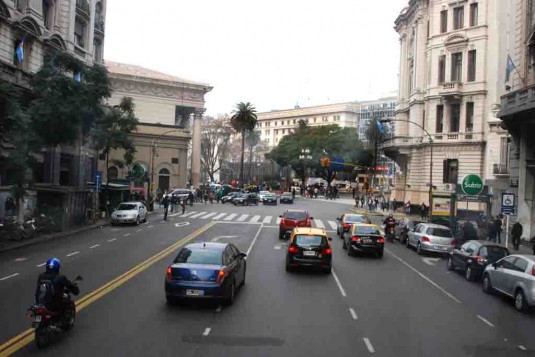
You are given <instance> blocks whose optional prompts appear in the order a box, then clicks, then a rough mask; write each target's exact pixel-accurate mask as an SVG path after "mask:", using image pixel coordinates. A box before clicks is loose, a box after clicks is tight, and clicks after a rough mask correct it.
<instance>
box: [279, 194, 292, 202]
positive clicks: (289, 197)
mask: <svg viewBox="0 0 535 357" xmlns="http://www.w3.org/2000/svg"><path fill="white" fill-rule="evenodd" d="M280 201H281V203H294V197H293V196H292V193H291V192H283V193H282V195H281V197H280Z"/></svg>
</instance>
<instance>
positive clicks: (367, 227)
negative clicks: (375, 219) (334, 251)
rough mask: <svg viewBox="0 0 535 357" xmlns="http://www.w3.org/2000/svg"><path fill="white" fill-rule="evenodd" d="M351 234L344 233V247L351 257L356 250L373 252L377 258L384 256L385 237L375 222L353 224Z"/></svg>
mask: <svg viewBox="0 0 535 357" xmlns="http://www.w3.org/2000/svg"><path fill="white" fill-rule="evenodd" d="M349 233H350V234H345V235H344V242H343V243H342V248H343V249H347V255H349V256H350V257H351V256H353V255H354V253H355V252H362V253H373V254H375V256H376V257H377V258H381V257H382V256H383V251H384V247H385V238H384V237H383V236H382V235H381V231H380V230H379V227H378V226H376V225H375V224H353V225H352V227H351V230H350V231H349Z"/></svg>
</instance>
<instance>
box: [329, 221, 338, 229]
mask: <svg viewBox="0 0 535 357" xmlns="http://www.w3.org/2000/svg"><path fill="white" fill-rule="evenodd" d="M328 223H329V225H330V226H331V228H332V229H336V228H338V225H337V224H336V222H334V221H328Z"/></svg>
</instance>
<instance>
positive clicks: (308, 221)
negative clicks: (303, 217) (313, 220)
mask: <svg viewBox="0 0 535 357" xmlns="http://www.w3.org/2000/svg"><path fill="white" fill-rule="evenodd" d="M307 226H310V218H307Z"/></svg>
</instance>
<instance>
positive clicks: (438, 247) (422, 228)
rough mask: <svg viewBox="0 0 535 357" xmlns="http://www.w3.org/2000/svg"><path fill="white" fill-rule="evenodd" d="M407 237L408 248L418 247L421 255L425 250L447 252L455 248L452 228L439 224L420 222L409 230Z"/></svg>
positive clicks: (417, 249)
mask: <svg viewBox="0 0 535 357" xmlns="http://www.w3.org/2000/svg"><path fill="white" fill-rule="evenodd" d="M407 238H408V239H407V248H411V247H414V248H416V252H417V253H418V254H420V255H421V254H423V253H425V252H430V253H431V252H432V253H441V254H446V253H449V252H451V250H452V249H453V243H454V238H453V234H452V232H451V230H450V229H449V228H448V227H446V226H441V225H439V224H432V223H420V224H418V225H416V226H415V227H414V229H412V230H410V231H409V233H408V235H407Z"/></svg>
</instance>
